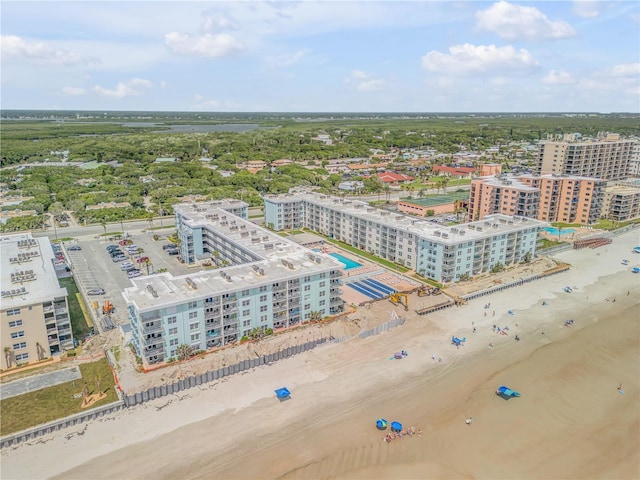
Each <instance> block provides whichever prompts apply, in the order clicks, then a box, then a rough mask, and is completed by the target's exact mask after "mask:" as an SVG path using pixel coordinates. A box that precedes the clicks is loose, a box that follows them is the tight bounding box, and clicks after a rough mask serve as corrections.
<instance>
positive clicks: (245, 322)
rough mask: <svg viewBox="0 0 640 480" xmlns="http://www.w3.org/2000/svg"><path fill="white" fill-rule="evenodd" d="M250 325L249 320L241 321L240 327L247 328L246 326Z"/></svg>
mask: <svg viewBox="0 0 640 480" xmlns="http://www.w3.org/2000/svg"><path fill="white" fill-rule="evenodd" d="M250 325H251V320H250V319H249V320H243V321H242V326H243V327H248V326H250Z"/></svg>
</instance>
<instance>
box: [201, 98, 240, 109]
mask: <svg viewBox="0 0 640 480" xmlns="http://www.w3.org/2000/svg"><path fill="white" fill-rule="evenodd" d="M193 100H194V102H195V103H194V104H193V105H191V107H190V109H191V110H199V111H239V109H240V106H239V105H238V104H237V103H234V102H232V101H230V100H225V101H220V100H216V99H213V98H206V97H205V96H203V95H200V94H195V95H194V96H193Z"/></svg>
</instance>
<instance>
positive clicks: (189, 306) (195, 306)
mask: <svg viewBox="0 0 640 480" xmlns="http://www.w3.org/2000/svg"><path fill="white" fill-rule="evenodd" d="M197 307H198V302H189V303H188V304H187V308H197Z"/></svg>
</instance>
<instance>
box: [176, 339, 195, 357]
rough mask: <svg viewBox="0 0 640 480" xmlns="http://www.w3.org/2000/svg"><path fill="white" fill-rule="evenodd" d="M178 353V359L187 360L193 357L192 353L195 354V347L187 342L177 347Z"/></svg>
mask: <svg viewBox="0 0 640 480" xmlns="http://www.w3.org/2000/svg"><path fill="white" fill-rule="evenodd" d="M176 355H177V356H178V360H187V359H189V358H191V355H193V348H191V345H187V344H186V343H183V344H182V345H178V347H177V348H176Z"/></svg>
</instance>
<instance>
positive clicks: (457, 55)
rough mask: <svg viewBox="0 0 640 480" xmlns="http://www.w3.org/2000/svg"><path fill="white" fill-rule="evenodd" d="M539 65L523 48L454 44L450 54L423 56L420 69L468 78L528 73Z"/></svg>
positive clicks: (435, 53) (437, 53)
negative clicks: (489, 74) (513, 72)
mask: <svg viewBox="0 0 640 480" xmlns="http://www.w3.org/2000/svg"><path fill="white" fill-rule="evenodd" d="M537 66H538V62H537V61H536V59H535V58H533V56H532V55H531V53H529V52H528V51H527V50H525V49H522V48H521V49H520V50H516V49H515V48H513V47H512V46H511V45H506V46H504V47H496V46H495V45H478V46H476V45H471V44H469V43H465V44H464V45H453V46H451V47H449V53H448V54H446V53H441V52H438V51H436V50H432V51H431V52H429V53H427V54H426V55H425V56H424V57H422V67H423V68H424V69H425V70H428V71H430V72H435V73H440V74H443V75H471V74H474V73H481V72H489V73H492V72H493V73H496V74H498V73H501V72H508V71H513V70H530V69H534V68H536V67H537Z"/></svg>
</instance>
